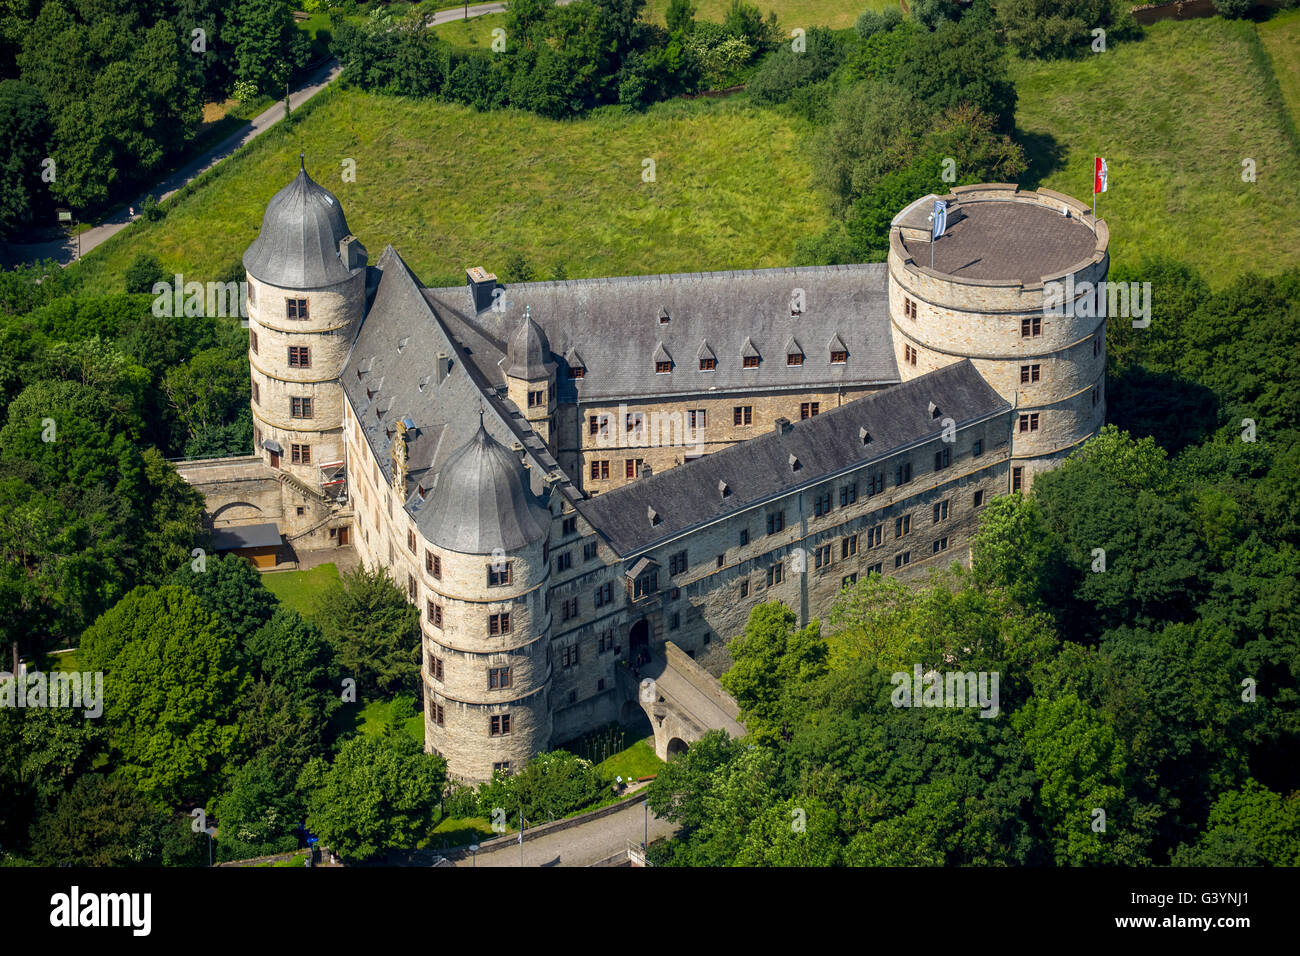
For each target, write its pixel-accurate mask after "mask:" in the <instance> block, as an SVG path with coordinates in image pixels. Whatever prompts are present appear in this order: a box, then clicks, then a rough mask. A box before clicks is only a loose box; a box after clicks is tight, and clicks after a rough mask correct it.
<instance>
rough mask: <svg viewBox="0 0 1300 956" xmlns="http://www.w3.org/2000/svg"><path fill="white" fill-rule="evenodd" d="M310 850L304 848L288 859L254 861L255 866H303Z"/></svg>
mask: <svg viewBox="0 0 1300 956" xmlns="http://www.w3.org/2000/svg"><path fill="white" fill-rule="evenodd" d="M309 852H310V851H308V850H303V851H302V852H301V853H295V854H294V855H293V856H291V857H289V859H287V860H275V861H274V862H266V863H254V864H253V866H254V867H259V866H270V867H277V866H297V867H301V866H302V865H303V861H304V860H306V859H307V854H308V853H309Z"/></svg>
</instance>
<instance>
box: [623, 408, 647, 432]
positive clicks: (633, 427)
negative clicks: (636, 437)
mask: <svg viewBox="0 0 1300 956" xmlns="http://www.w3.org/2000/svg"><path fill="white" fill-rule="evenodd" d="M644 424H645V415H643V414H642V413H641V412H629V413H628V416H627V430H628V431H630V432H639V431H640V430H641V427H642V425H644Z"/></svg>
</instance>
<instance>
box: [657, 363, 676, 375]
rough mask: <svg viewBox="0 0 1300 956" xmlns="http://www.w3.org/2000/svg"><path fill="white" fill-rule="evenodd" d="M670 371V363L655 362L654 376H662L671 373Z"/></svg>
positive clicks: (671, 367)
mask: <svg viewBox="0 0 1300 956" xmlns="http://www.w3.org/2000/svg"><path fill="white" fill-rule="evenodd" d="M672 370H673V363H672V362H655V374H656V375H663V374H664V373H666V372H671V371H672Z"/></svg>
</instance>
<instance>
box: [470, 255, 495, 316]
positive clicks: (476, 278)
mask: <svg viewBox="0 0 1300 956" xmlns="http://www.w3.org/2000/svg"><path fill="white" fill-rule="evenodd" d="M465 281H466V282H467V283H468V285H469V300H470V302H471V303H473V305H474V312H475V314H478V313H480V312H486V311H487V310H488V309H490V308H492V293H493V292H494V291H496V287H497V277H496V276H495V275H493V274H492V273H491V272H488V271H487V270H486V269H484V268H483V267H482V266H474V267H473V268H472V269H466V270H465Z"/></svg>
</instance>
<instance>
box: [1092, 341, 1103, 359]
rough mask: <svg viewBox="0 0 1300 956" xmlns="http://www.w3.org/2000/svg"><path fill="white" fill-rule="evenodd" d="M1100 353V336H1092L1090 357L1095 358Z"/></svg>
mask: <svg viewBox="0 0 1300 956" xmlns="http://www.w3.org/2000/svg"><path fill="white" fill-rule="evenodd" d="M1100 353H1101V337H1100V336H1094V337H1093V340H1092V357H1093V358H1096V357H1097V356H1098V355H1099V354H1100Z"/></svg>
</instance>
